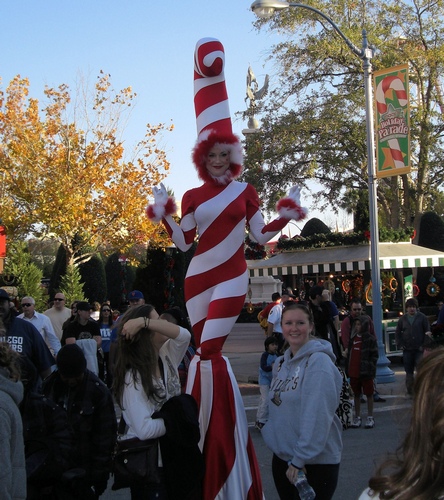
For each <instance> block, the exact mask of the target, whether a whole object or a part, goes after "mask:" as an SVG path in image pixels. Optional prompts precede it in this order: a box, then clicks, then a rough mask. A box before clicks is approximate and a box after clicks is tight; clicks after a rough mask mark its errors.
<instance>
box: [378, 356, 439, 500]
mask: <svg viewBox="0 0 444 500" xmlns="http://www.w3.org/2000/svg"><path fill="white" fill-rule="evenodd" d="M414 394H415V396H414V400H413V409H412V417H411V422H410V426H409V429H408V431H407V434H406V436H405V438H404V442H403V443H402V445H401V446H400V448H399V449H398V451H397V453H396V455H395V456H393V457H390V458H389V459H388V460H386V462H384V463H383V464H382V465H381V466H380V467H379V468H378V470H377V472H376V474H375V475H374V476H373V477H372V478H371V479H370V481H369V486H370V488H371V489H372V490H373V492H375V493H379V498H381V499H395V498H396V500H411V499H412V498H414V499H415V500H430V499H434V498H441V497H442V496H443V494H444V480H443V471H444V348H438V349H436V350H434V351H433V352H432V353H431V354H429V355H428V356H427V357H425V358H424V359H423V361H422V362H421V364H420V365H419V368H418V374H417V377H416V380H415V384H414Z"/></svg>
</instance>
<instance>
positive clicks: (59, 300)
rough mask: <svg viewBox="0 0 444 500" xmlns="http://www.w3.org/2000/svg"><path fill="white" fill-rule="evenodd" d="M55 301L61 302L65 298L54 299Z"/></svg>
mask: <svg viewBox="0 0 444 500" xmlns="http://www.w3.org/2000/svg"><path fill="white" fill-rule="evenodd" d="M54 300H55V301H56V302H63V301H64V300H65V299H54Z"/></svg>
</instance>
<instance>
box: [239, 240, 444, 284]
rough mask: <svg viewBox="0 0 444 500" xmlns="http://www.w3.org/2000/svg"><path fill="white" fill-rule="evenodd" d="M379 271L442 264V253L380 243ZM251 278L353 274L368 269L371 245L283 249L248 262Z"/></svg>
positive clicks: (443, 256) (415, 247)
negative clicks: (277, 252) (265, 257)
mask: <svg viewBox="0 0 444 500" xmlns="http://www.w3.org/2000/svg"><path fill="white" fill-rule="evenodd" d="M379 265H380V269H381V270H385V269H405V268H417V267H438V266H444V253H443V252H438V251H437V250H431V249H430V248H425V247H420V246H418V245H412V244H411V243H380V244H379ZM248 269H249V274H250V278H252V277H259V276H285V275H304V274H308V275H313V274H334V273H353V272H354V271H366V270H370V269H371V259H370V245H355V246H347V247H346V246H342V247H328V248H314V249H309V250H298V251H295V252H283V253H279V254H276V255H274V256H273V257H270V258H269V259H264V260H251V261H248Z"/></svg>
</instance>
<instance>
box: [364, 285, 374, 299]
mask: <svg viewBox="0 0 444 500" xmlns="http://www.w3.org/2000/svg"><path fill="white" fill-rule="evenodd" d="M372 288H373V286H372V282H371V281H370V283H369V284H368V285H366V286H365V300H366V301H367V302H368V303H369V304H373V294H372Z"/></svg>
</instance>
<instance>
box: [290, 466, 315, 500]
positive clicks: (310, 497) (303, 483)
mask: <svg viewBox="0 0 444 500" xmlns="http://www.w3.org/2000/svg"><path fill="white" fill-rule="evenodd" d="M293 484H294V485H295V486H296V488H297V489H298V493H299V498H300V499H301V500H314V499H315V498H316V493H315V492H314V489H313V488H312V487H311V486H310V485H309V484H308V481H307V476H306V475H305V474H304V471H303V470H301V469H299V470H298V476H297V478H296V481H295V482H294V483H293Z"/></svg>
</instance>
